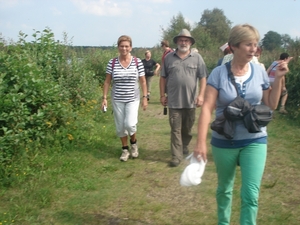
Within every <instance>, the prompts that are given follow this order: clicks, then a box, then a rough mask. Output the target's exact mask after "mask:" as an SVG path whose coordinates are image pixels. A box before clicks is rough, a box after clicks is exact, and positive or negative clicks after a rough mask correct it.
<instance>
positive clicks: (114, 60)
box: [111, 56, 139, 72]
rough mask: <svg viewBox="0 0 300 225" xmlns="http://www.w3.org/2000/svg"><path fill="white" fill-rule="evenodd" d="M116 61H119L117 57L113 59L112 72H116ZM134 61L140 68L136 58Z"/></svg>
mask: <svg viewBox="0 0 300 225" xmlns="http://www.w3.org/2000/svg"><path fill="white" fill-rule="evenodd" d="M116 60H117V57H116V58H113V61H112V64H111V70H112V72H113V71H114V68H115V63H116ZM133 60H134V62H135V65H136V67H137V68H138V67H139V65H138V61H137V58H136V57H135V56H133Z"/></svg>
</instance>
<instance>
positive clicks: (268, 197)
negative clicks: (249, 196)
mask: <svg viewBox="0 0 300 225" xmlns="http://www.w3.org/2000/svg"><path fill="white" fill-rule="evenodd" d="M158 80H159V79H158V77H154V79H153V87H152V88H153V90H152V91H153V92H152V96H151V99H150V102H149V107H148V109H147V111H142V110H141V111H140V114H139V123H138V133H137V134H138V135H137V138H138V144H139V150H140V157H139V158H138V159H134V160H132V159H130V160H129V161H128V162H120V161H119V157H120V154H121V146H120V141H119V139H118V138H117V137H116V135H115V129H114V122H113V116H112V114H111V107H110V105H109V106H108V112H107V113H102V112H100V111H99V110H98V105H96V106H95V107H94V111H93V112H95V113H91V112H89V113H86V114H84V113H83V114H82V119H81V120H82V122H81V123H80V124H78V125H77V126H78V128H77V130H78V134H77V135H73V136H74V140H73V141H70V149H71V150H70V151H57V150H55V149H47V150H45V152H48V153H47V154H46V153H45V154H41V155H37V156H36V159H35V160H36V161H37V162H38V163H37V168H38V169H37V172H35V173H32V174H30V171H23V172H22V173H20V174H19V176H24V182H23V183H21V184H20V185H18V186H14V187H12V188H10V189H4V190H0V225H4V224H22V225H23V224H24V225H27V224H28V225H34V224H39V225H40V224H41V225H42V224H45V225H48V224H55V225H68V224H70V225H75V224H76V225H85V224H87V225H94V224H95V225H96V224H97V225H98V224H100V225H101V224H104V225H106V224H107V225H148V224H149V225H150V224H151V225H168V224H170V225H171V224H172V225H173V224H178V225H193V224H198V225H213V224H216V223H217V218H216V202H215V189H216V185H217V181H216V173H215V166H214V163H213V159H212V156H211V152H210V153H209V156H208V157H209V158H208V164H207V166H206V170H205V173H204V176H203V179H202V183H201V184H200V185H199V186H195V187H181V186H180V185H179V178H180V175H181V172H182V171H183V170H184V168H185V166H186V165H187V164H188V162H184V163H182V164H181V165H180V166H179V167H176V168H170V167H168V161H169V160H170V159H171V155H170V150H169V142H170V127H169V124H168V117H167V116H164V115H163V108H162V106H161V105H160V103H159V93H158ZM197 112H198V113H197V114H199V109H198V110H197ZM100 121H101V122H100ZM195 128H196V124H195V126H194V130H193V133H194V138H193V140H192V143H191V146H190V149H191V150H192V149H193V146H194V144H195V135H196V130H195ZM268 132H269V147H268V159H267V165H266V169H265V173H264V177H263V181H262V188H261V194H260V200H259V204H260V205H259V214H258V224H263V225H283V224H287V225H298V224H300V194H299V193H300V180H299V177H300V163H299V156H300V149H299V148H300V147H299V146H300V143H299V142H300V141H299V140H300V139H299V136H298V135H299V133H300V129H299V127H297V126H296V125H295V124H294V123H293V121H292V120H291V119H288V117H286V116H282V115H280V114H276V118H275V120H274V121H272V122H271V123H270V125H269V126H268ZM209 136H210V135H209ZM208 142H209V140H208ZM237 170H238V173H237V178H236V182H235V190H234V200H233V201H234V202H233V208H232V223H231V224H232V225H237V224H239V222H238V221H239V208H240V198H239V195H240V192H239V187H240V172H239V168H237ZM28 173H29V174H28Z"/></svg>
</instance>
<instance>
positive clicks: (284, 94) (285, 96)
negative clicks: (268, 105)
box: [279, 90, 288, 114]
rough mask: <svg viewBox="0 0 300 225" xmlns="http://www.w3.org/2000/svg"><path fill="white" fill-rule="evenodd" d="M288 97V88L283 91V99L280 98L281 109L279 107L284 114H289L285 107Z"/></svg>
mask: <svg viewBox="0 0 300 225" xmlns="http://www.w3.org/2000/svg"><path fill="white" fill-rule="evenodd" d="M287 98H288V92H287V91H286V90H285V91H282V94H281V100H280V109H279V112H280V113H282V114H288V111H286V109H285V103H286V100H287Z"/></svg>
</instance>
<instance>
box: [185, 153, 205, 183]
mask: <svg viewBox="0 0 300 225" xmlns="http://www.w3.org/2000/svg"><path fill="white" fill-rule="evenodd" d="M186 159H187V160H188V159H190V164H189V165H188V166H187V167H186V168H185V169H184V171H183V172H182V174H181V177H180V185H181V186H185V187H189V186H193V185H198V184H200V183H201V181H202V180H201V177H202V175H203V173H204V170H205V165H206V163H207V161H204V160H203V159H201V160H200V161H198V160H197V159H196V158H195V157H194V155H193V153H192V154H190V155H189V156H188V157H186Z"/></svg>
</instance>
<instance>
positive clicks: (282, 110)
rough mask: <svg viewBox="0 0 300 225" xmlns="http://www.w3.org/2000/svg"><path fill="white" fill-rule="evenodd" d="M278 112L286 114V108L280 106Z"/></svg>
mask: <svg viewBox="0 0 300 225" xmlns="http://www.w3.org/2000/svg"><path fill="white" fill-rule="evenodd" d="M279 113H281V114H288V111H286V110H285V109H284V107H280V109H279Z"/></svg>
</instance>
